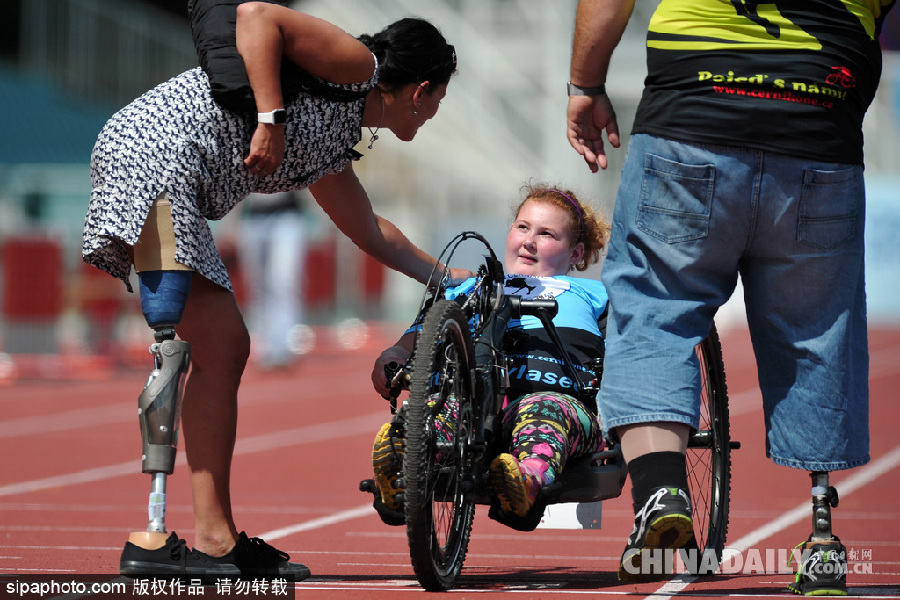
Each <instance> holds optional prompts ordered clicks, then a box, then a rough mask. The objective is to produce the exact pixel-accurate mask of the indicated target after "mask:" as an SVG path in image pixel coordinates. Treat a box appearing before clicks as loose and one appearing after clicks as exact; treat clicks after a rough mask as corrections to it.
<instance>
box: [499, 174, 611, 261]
mask: <svg viewBox="0 0 900 600" xmlns="http://www.w3.org/2000/svg"><path fill="white" fill-rule="evenodd" d="M522 192H523V193H524V196H525V199H524V200H522V202H520V203H519V205H518V206H517V207H516V211H515V216H516V217H517V216H518V215H519V211H520V210H521V209H522V206H523V205H524V204H525V203H526V202H528V201H529V200H534V201H537V202H549V203H550V204H553V205H554V206H557V207H558V208H560V209H562V210H564V211H566V213H568V215H569V217H570V219H569V237H570V239H571V240H572V247H573V248H574V247H575V245H576V244H577V243H578V242H583V243H584V256H583V257H582V259H581V261H579V263H578V264H577V265H574V267H575V269H576V270H578V271H584V270H586V269H587V268H588V267H590V266H591V265H592V264H594V263H596V262H598V261H599V260H600V252H601V251H602V250H603V249H604V248H605V247H606V243H607V241H608V240H609V232H610V224H609V223H607V222H606V221H605V220H604V219H603V217H602V216H601V215H598V214H597V213H595V212H594V210H593V209H592V208H591V207H590V206H588V205H587V204H586V203H584V202H583V201H582V200H581V199H580V198H579V197H578V196H577V195H575V193H574V192H572V191H570V190H567V189H564V188H560V187H553V186H550V185H547V184H544V183H533V182H532V183H529V184H528V185H525V186H523V187H522Z"/></svg>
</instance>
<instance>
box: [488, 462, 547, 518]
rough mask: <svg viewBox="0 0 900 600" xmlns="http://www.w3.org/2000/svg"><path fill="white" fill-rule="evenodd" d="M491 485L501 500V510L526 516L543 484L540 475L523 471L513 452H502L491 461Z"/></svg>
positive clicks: (518, 515)
mask: <svg viewBox="0 0 900 600" xmlns="http://www.w3.org/2000/svg"><path fill="white" fill-rule="evenodd" d="M491 487H492V488H493V490H494V495H495V496H497V499H498V500H499V501H500V510H502V511H503V512H504V513H507V514H513V515H516V516H517V517H524V516H525V515H527V514H528V511H530V510H531V507H532V506H534V501H535V500H536V499H537V495H538V492H539V491H540V489H541V484H540V482H539V480H538V477H537V476H535V475H532V474H530V473H523V472H522V471H521V470H520V469H519V461H517V460H516V459H515V458H514V457H513V456H512V455H511V454H506V453H504V454H500V455H498V456H497V458H495V459H494V460H493V461H492V462H491Z"/></svg>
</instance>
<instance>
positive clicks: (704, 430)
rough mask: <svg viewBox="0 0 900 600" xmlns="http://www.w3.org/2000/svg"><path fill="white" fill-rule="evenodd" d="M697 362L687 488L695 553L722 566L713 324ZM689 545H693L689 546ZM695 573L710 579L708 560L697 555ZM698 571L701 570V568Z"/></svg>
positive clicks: (723, 431)
mask: <svg viewBox="0 0 900 600" xmlns="http://www.w3.org/2000/svg"><path fill="white" fill-rule="evenodd" d="M696 352H697V358H698V360H699V362H700V400H701V402H700V427H699V429H698V431H697V432H696V433H694V434H693V435H692V436H691V438H690V440H689V442H688V450H687V473H688V487H689V488H690V494H691V503H692V504H693V509H694V510H693V513H694V514H693V519H694V536H695V540H696V544H697V545H696V548H694V549H700V550H703V551H704V552H707V551H712V552H714V553H715V556H714V560H715V566H718V565H719V563H721V561H722V552H723V551H724V549H725V538H726V536H727V534H728V519H729V514H728V511H729V505H730V496H731V433H730V425H729V419H728V389H727V386H726V384H725V364H724V361H723V359H722V344H721V342H720V340H719V334H718V331H716V327H715V325H713V326H712V328H711V329H710V332H709V335H708V336H707V337H706V339H704V340H703V341H702V342H700V343H699V344H698V345H697V348H696ZM692 546H693V545H692ZM693 558H694V560H697V561H698V562H697V563H694V564H696V565H697V567H698V568H697V570H696V571H694V572H695V574H699V575H711V574H712V573H713V572H714V571H715V569H714V568H710V567H712V566H713V565H711V564H710V560H711V558H709V557H705V556H703V555H702V554H698V555H697V556H695V557H693ZM701 567H703V568H701Z"/></svg>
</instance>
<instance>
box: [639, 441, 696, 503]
mask: <svg viewBox="0 0 900 600" xmlns="http://www.w3.org/2000/svg"><path fill="white" fill-rule="evenodd" d="M628 475H629V477H631V498H632V500H634V510H635V513H636V512H637V511H639V510H640V509H641V508H642V507H643V506H644V503H645V502H647V500H648V499H649V498H650V495H651V494H652V493H653V490H655V489H657V488H661V487H677V488H681V489H682V490H684V491H688V482H687V462H686V460H685V457H684V454H682V453H680V452H651V453H649V454H644V455H643V456H638V457H637V458H635V459H632V460H631V461H629V463H628Z"/></svg>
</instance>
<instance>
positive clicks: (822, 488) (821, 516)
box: [809, 471, 838, 541]
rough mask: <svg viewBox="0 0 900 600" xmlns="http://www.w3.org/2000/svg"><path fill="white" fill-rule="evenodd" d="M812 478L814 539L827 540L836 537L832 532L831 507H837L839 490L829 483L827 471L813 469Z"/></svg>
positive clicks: (812, 538)
mask: <svg viewBox="0 0 900 600" xmlns="http://www.w3.org/2000/svg"><path fill="white" fill-rule="evenodd" d="M809 476H810V478H811V479H812V498H813V532H812V536H811V540H812V541H827V540H832V539H834V534H833V533H832V532H831V508H832V507H834V508H837V505H838V493H837V490H836V489H835V488H834V487H833V486H830V485H828V473H827V472H826V471H813V472H812V473H810V474H809Z"/></svg>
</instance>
